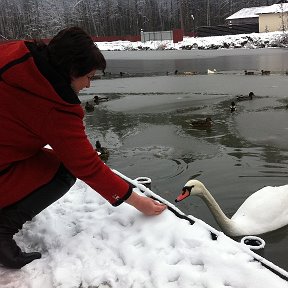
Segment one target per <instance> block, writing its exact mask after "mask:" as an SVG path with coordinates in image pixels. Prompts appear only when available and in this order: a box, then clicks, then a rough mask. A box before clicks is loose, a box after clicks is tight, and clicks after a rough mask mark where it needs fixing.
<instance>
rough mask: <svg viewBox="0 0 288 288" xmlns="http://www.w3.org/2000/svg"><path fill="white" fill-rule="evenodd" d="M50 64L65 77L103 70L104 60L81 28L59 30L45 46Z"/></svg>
mask: <svg viewBox="0 0 288 288" xmlns="http://www.w3.org/2000/svg"><path fill="white" fill-rule="evenodd" d="M47 50H48V51H47V53H48V59H49V62H50V64H51V65H52V66H53V67H54V68H55V69H57V71H59V72H60V73H61V74H63V75H64V76H65V77H67V78H69V79H70V81H71V77H80V76H84V75H86V74H87V73H89V72H91V71H92V70H104V69H105V68H106V60H105V58H104V56H103V54H102V53H101V51H100V50H99V48H98V47H97V46H96V45H95V44H94V42H93V40H92V38H91V37H90V36H89V35H88V34H87V33H86V32H85V31H84V30H82V29H81V28H79V27H71V28H66V29H64V30H61V31H60V32H59V33H58V34H57V35H56V36H55V37H53V38H52V40H51V41H50V42H49V44H48V46H47Z"/></svg>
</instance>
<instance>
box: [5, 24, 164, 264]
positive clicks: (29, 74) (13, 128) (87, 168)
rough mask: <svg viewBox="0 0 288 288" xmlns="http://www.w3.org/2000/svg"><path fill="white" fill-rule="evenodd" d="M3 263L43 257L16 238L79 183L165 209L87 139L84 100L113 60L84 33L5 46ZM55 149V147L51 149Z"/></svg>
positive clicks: (145, 209) (115, 201) (149, 208)
mask: <svg viewBox="0 0 288 288" xmlns="http://www.w3.org/2000/svg"><path fill="white" fill-rule="evenodd" d="M0 50H1V53H0V123H1V128H0V129H1V130H0V131H1V133H0V208H1V209H0V263H1V264H2V265H4V266H7V267H10V268H21V267H23V266H24V265H26V264H28V263H30V262H31V261H33V260H35V259H39V258H40V257H41V254H40V253H38V252H32V253H25V252H22V251H21V249H20V248H19V247H18V246H17V244H16V242H15V241H14V240H13V235H14V234H15V233H17V232H18V231H19V230H20V229H21V228H22V225H23V224H24V223H25V222H26V221H28V220H31V219H32V218H33V217H34V216H35V215H37V214H38V213H40V212H41V211H42V210H43V209H45V208H46V207H48V206H49V205H50V204H52V203H53V202H55V201H56V200H57V199H59V198H60V197H61V196H63V195H64V194H65V193H66V192H67V191H68V190H69V189H70V188H71V187H72V185H73V184H74V183H75V180H76V178H79V179H81V180H83V181H84V182H86V183H87V184H88V185H89V186H91V187H92V188H93V189H94V190H96V191H97V192H98V193H99V194H100V195H102V196H103V197H104V198H105V199H107V200H108V201H109V202H110V203H111V204H112V205H113V206H117V205H120V204H121V203H122V202H124V201H125V202H126V203H128V204H130V205H132V206H134V207H135V208H136V209H138V210H139V211H141V212H142V213H144V214H145V215H157V214H160V213H161V212H162V211H163V210H164V209H165V208H166V206H165V205H162V204H160V203H158V202H156V201H153V200H152V199H150V198H147V197H142V196H140V195H138V194H136V193H135V192H133V191H132V187H131V186H129V184H128V183H127V182H125V181H124V180H122V179H121V178H120V177H118V176H117V175H116V174H114V173H113V172H112V171H111V170H110V168H109V167H108V166H107V165H105V164H104V163H103V162H102V161H101V160H100V158H99V157H98V155H97V153H96V152H95V150H94V148H93V147H92V145H91V144H90V142H89V141H88V139H87V136H86V134H85V128H84V125H83V116H84V112H83V109H82V108H81V105H80V104H81V103H80V100H79V98H78V96H77V94H78V93H79V91H80V90H82V89H83V88H88V87H89V86H90V80H91V78H92V77H93V76H94V75H95V73H96V70H99V69H100V70H104V69H105V67H106V61H105V59H104V57H103V55H102V54H101V52H100V51H99V49H98V48H97V47H96V46H95V45H94V43H93V41H92V39H91V38H90V37H89V35H88V34H86V33H85V32H84V31H83V30H82V29H80V28H77V27H72V28H68V29H64V30H62V31H60V32H59V33H58V34H57V35H56V36H55V37H54V38H53V39H52V40H51V41H50V43H49V44H48V45H47V46H46V45H44V44H43V43H36V42H27V41H16V42H12V43H8V44H5V45H1V46H0ZM47 144H49V145H50V146H51V147H52V149H45V148H44V146H46V145H47Z"/></svg>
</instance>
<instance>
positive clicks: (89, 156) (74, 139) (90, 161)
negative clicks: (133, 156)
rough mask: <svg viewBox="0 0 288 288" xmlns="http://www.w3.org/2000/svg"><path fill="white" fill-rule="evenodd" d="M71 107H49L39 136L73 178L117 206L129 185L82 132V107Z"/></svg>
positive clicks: (123, 197)
mask: <svg viewBox="0 0 288 288" xmlns="http://www.w3.org/2000/svg"><path fill="white" fill-rule="evenodd" d="M75 106H76V107H75ZM75 106H74V107H73V109H74V113H73V111H65V110H64V111H61V110H56V109H53V110H52V111H51V112H50V114H49V116H48V117H47V123H46V125H45V127H43V130H42V138H43V139H44V140H45V142H47V143H48V144H49V145H50V146H51V147H52V149H53V150H54V151H55V153H56V155H57V157H59V159H60V160H61V162H63V164H64V165H65V167H66V168H67V169H68V170H69V171H70V172H71V173H72V174H73V175H74V176H75V177H77V178H79V179H81V180H83V181H84V182H85V183H86V184H88V185H89V186H90V187H91V188H93V189H94V190H96V191H97V192H98V193H99V194H100V195H102V196H103V197H104V198H105V199H107V200H108V201H109V202H110V203H111V204H112V205H113V206H117V205H119V204H121V203H122V202H123V201H125V200H126V199H128V198H129V196H130V195H131V193H132V187H131V186H130V185H129V184H128V183H127V182H126V181H124V180H123V179H122V178H120V177H119V176H118V175H116V174H115V173H114V172H113V171H112V170H111V169H110V168H109V167H108V166H107V165H106V164H104V163H103V161H102V160H101V159H100V157H99V156H98V154H97V153H96V151H95V149H94V148H93V146H92V145H91V143H90V142H89V140H88V138H87V135H86V133H85V127H84V125H83V121H82V118H83V117H81V114H82V115H83V110H82V108H81V107H80V105H79V106H78V105H75ZM73 109H72V110H73Z"/></svg>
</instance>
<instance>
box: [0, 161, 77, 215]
mask: <svg viewBox="0 0 288 288" xmlns="http://www.w3.org/2000/svg"><path fill="white" fill-rule="evenodd" d="M31 176H32V177H33V175H31ZM75 181H76V178H75V177H74V176H73V175H72V174H71V173H70V172H69V171H68V170H67V169H66V168H65V166H64V165H63V164H61V165H60V167H59V169H58V171H57V173H56V174H55V176H54V177H53V178H52V180H51V181H50V182H49V183H48V184H46V185H43V186H42V187H40V188H38V189H37V190H35V191H34V192H32V193H31V194H29V195H28V196H26V197H25V198H23V199H21V200H20V201H18V202H16V203H14V204H12V205H10V206H7V207H5V208H3V209H2V210H3V211H5V210H7V209H8V210H11V209H12V210H14V209H15V208H16V210H21V211H23V212H24V213H27V214H28V215H29V216H30V217H31V218H33V217H34V216H36V215H37V214H39V213H40V212H41V211H42V210H44V209H45V208H47V207H48V206H49V205H51V204H52V203H54V202H55V201H57V200H58V199H59V198H61V197H62V196H63V195H65V194H66V193H67V192H68V191H69V189H70V188H71V187H72V186H73V185H74V183H75ZM0 211H1V210H0Z"/></svg>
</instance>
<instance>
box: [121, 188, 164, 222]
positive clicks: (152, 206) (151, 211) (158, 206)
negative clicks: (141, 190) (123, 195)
mask: <svg viewBox="0 0 288 288" xmlns="http://www.w3.org/2000/svg"><path fill="white" fill-rule="evenodd" d="M125 202H126V203H128V204H130V205H132V206H134V207H135V208H136V209H137V210H139V211H140V212H142V213H143V214H145V215H147V216H152V215H159V214H161V213H162V212H163V211H164V210H165V209H166V208H167V206H166V205H164V204H162V203H159V202H158V201H156V200H153V199H151V198H148V197H145V196H140V195H138V194H137V193H135V192H132V194H131V195H130V197H129V198H128V199H127V200H126V201H125Z"/></svg>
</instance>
